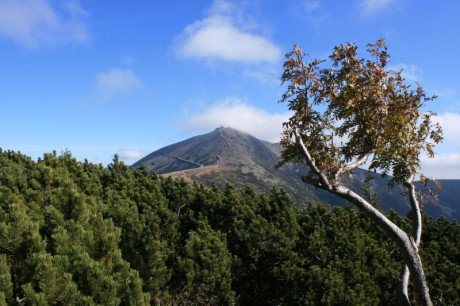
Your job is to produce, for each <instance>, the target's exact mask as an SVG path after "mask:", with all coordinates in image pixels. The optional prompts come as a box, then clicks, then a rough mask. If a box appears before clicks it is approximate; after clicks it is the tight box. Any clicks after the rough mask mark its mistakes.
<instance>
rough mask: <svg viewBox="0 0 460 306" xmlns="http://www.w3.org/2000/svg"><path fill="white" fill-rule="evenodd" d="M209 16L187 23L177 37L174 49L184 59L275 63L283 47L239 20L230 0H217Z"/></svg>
mask: <svg viewBox="0 0 460 306" xmlns="http://www.w3.org/2000/svg"><path fill="white" fill-rule="evenodd" d="M209 13H210V14H209V16H208V17H206V18H204V19H202V20H198V21H196V22H194V23H192V24H190V25H188V26H187V27H186V28H185V29H184V31H183V32H182V34H181V35H179V36H178V37H177V38H176V42H175V52H176V54H177V55H178V56H180V57H184V58H197V59H205V60H224V61H232V62H243V63H260V62H268V63H276V62H278V60H279V59H280V58H281V50H280V48H279V47H278V46H277V45H276V44H275V43H273V42H272V41H271V40H270V39H268V38H266V37H264V36H262V35H259V34H256V33H251V32H250V31H248V30H246V29H245V28H244V27H243V26H242V24H243V23H242V22H241V21H240V22H238V21H237V20H236V19H238V18H235V16H234V10H233V7H232V5H231V3H230V2H228V1H222V0H221V1H216V2H214V5H213V7H212V8H211V9H210V10H209Z"/></svg>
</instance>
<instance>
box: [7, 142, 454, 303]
mask: <svg viewBox="0 0 460 306" xmlns="http://www.w3.org/2000/svg"><path fill="white" fill-rule="evenodd" d="M390 218H391V219H392V220H394V222H396V223H397V224H399V225H400V226H402V227H403V228H405V229H406V230H407V228H408V227H409V220H408V219H403V218H401V217H399V216H398V215H396V214H394V213H393V214H392V215H390ZM458 241H460V226H459V225H458V224H457V223H456V222H449V221H447V220H446V219H445V218H443V217H441V218H439V219H437V220H433V219H431V218H429V217H426V216H424V231H423V236H422V243H421V246H420V252H421V257H422V258H423V263H424V268H425V271H426V275H427V278H428V284H429V286H430V289H431V294H432V299H433V302H434V303H435V304H436V305H460V292H459V290H458V288H459V286H460V283H459V280H460V262H459V260H460V250H459V248H458ZM401 263H402V258H401V254H400V253H399V252H398V248H397V247H396V245H395V244H394V243H393V242H392V241H391V240H390V239H388V238H387V237H386V235H385V234H384V233H383V232H382V231H380V230H379V229H378V228H377V227H376V226H375V225H373V224H372V223H371V222H369V221H368V220H367V219H365V218H364V217H362V216H361V214H358V213H357V212H356V211H355V210H345V209H343V208H334V209H333V210H326V209H325V208H323V207H322V206H311V207H307V208H306V209H304V210H298V209H296V208H294V207H293V204H292V200H291V199H290V197H289V196H288V195H287V194H286V193H285V192H283V191H279V190H275V189H274V190H272V191H271V192H270V193H267V194H265V195H258V194H257V193H255V192H254V191H253V190H251V189H249V188H246V189H242V190H241V191H237V190H236V189H235V188H233V187H231V186H227V187H226V188H225V189H224V190H220V189H218V188H217V187H213V188H208V187H205V186H203V185H199V184H188V183H186V182H185V181H184V180H181V179H179V180H174V179H172V178H165V177H161V176H157V175H151V174H150V173H149V172H148V171H147V169H146V168H145V167H141V168H140V169H139V170H136V169H134V168H132V167H129V166H127V165H125V164H123V163H122V162H120V161H119V160H118V159H117V158H115V159H114V161H113V163H111V164H110V165H108V167H103V166H102V165H95V164H92V163H89V162H87V161H85V162H77V161H76V160H75V159H74V158H72V156H71V155H70V154H69V153H65V154H63V155H61V156H56V154H46V155H45V156H44V157H43V158H42V159H40V160H38V161H34V160H32V159H30V158H29V157H27V156H24V155H22V154H20V153H16V152H11V151H7V152H4V151H2V150H1V149H0V305H192V304H193V305H196V304H199V305H332V304H334V305H397V304H398V300H397V294H396V292H397V285H398V275H399V270H400V267H401Z"/></svg>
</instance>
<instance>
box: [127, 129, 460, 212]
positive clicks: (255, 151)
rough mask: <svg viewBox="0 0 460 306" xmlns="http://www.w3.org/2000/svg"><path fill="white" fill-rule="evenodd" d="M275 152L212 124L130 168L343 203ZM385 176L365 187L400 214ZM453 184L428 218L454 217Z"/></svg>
mask: <svg viewBox="0 0 460 306" xmlns="http://www.w3.org/2000/svg"><path fill="white" fill-rule="evenodd" d="M280 152H281V148H280V146H279V145H276V144H272V143H269V142H266V141H262V140H259V139H257V138H255V137H254V136H252V135H250V134H247V133H244V132H241V131H238V130H236V129H232V128H218V129H216V130H214V131H212V132H210V133H207V134H204V135H200V136H195V137H192V138H190V139H187V140H184V141H181V142H178V143H176V144H172V145H169V146H166V147H164V148H162V149H159V150H157V151H155V152H153V153H151V154H149V155H147V156H146V157H144V158H142V159H141V160H139V161H138V162H136V163H135V164H134V165H133V166H134V167H139V166H140V164H145V165H146V166H147V168H148V169H149V171H152V172H156V173H159V174H167V175H170V176H172V177H176V178H177V177H182V178H184V179H185V180H187V181H197V182H202V183H205V184H208V185H211V184H216V185H217V186H219V187H223V186H225V184H227V183H230V184H233V185H235V186H236V187H238V188H244V187H251V188H252V189H254V190H256V191H259V192H264V193H266V192H268V191H270V189H271V188H273V187H275V188H282V189H284V190H286V191H287V192H288V193H289V194H290V195H291V196H292V197H293V198H294V199H295V201H296V203H298V205H299V206H304V205H307V204H308V203H317V202H323V203H326V204H329V205H341V206H343V205H345V204H346V202H345V201H344V200H342V199H340V198H338V197H337V196H335V195H333V194H331V193H328V192H326V191H324V190H320V189H317V188H315V187H313V186H311V185H308V184H304V183H303V182H302V181H301V179H300V178H301V177H302V175H305V174H306V169H305V167H304V166H303V165H300V164H290V165H286V166H283V167H282V168H280V169H276V168H275V164H276V163H277V161H278V159H279V155H280ZM366 176H367V171H365V170H362V169H357V170H356V171H355V172H354V174H353V178H352V180H350V179H348V178H346V180H348V182H347V184H348V185H352V186H353V189H354V190H356V191H358V192H359V191H361V186H362V182H363V181H364V180H365V178H366ZM389 179H390V178H389V177H384V178H383V177H381V176H380V175H374V179H373V180H372V181H371V187H372V189H373V190H374V191H375V192H376V193H377V198H378V199H379V201H380V203H381V208H382V209H383V210H384V211H386V212H388V211H389V210H390V208H393V209H395V210H396V211H397V212H399V213H401V214H403V215H404V214H406V213H407V212H408V211H409V205H408V201H407V199H406V198H405V197H403V196H402V195H401V191H402V190H401V189H400V188H394V189H388V188H387V183H388V181H389ZM441 182H443V181H441ZM455 186H456V187H460V180H453V181H449V182H448V183H447V184H446V189H444V190H441V191H440V192H439V195H440V200H439V202H438V204H437V206H434V205H431V204H427V205H426V209H425V210H426V212H427V213H429V214H430V215H431V216H433V217H439V216H440V215H441V214H443V215H445V216H446V217H447V218H449V219H457V220H459V217H460V213H459V209H458V208H457V207H456V205H455V204H456V203H458V201H459V196H458V195H457V194H456V193H455V192H454V190H455V188H456V187H455ZM454 203H455V204H454Z"/></svg>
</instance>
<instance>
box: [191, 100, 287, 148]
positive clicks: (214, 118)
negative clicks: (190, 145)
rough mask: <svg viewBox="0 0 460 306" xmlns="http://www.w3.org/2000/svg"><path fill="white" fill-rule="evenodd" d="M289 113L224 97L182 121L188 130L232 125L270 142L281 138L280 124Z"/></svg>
mask: <svg viewBox="0 0 460 306" xmlns="http://www.w3.org/2000/svg"><path fill="white" fill-rule="evenodd" d="M289 117H290V115H289V113H284V114H279V113H274V114H273V113H269V112H267V111H266V110H263V109H260V108H256V107H254V106H252V105H250V104H249V103H247V102H245V101H243V100H240V99H238V98H232V97H229V98H226V99H224V100H222V101H219V102H217V103H215V104H214V105H212V106H211V107H209V108H207V109H204V110H203V111H202V112H200V113H197V114H194V115H192V116H191V117H190V118H189V119H188V120H186V122H185V123H184V127H185V128H187V129H190V130H195V129H206V130H211V129H215V128H216V127H219V126H225V127H233V128H235V129H239V130H241V131H244V132H247V133H249V134H252V135H254V136H255V137H257V138H259V139H263V140H267V141H271V142H278V141H279V139H280V138H281V132H282V124H283V122H286V121H287V120H288V119H289Z"/></svg>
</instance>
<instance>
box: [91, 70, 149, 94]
mask: <svg viewBox="0 0 460 306" xmlns="http://www.w3.org/2000/svg"><path fill="white" fill-rule="evenodd" d="M141 87H142V83H141V81H140V80H139V78H138V77H137V76H136V74H134V72H132V71H131V70H130V69H119V68H112V69H110V70H109V71H107V72H100V73H98V74H97V75H96V89H97V93H98V100H102V101H106V100H110V99H112V98H113V97H114V96H116V95H118V94H126V93H130V92H134V91H137V90H139V89H140V88H141Z"/></svg>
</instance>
